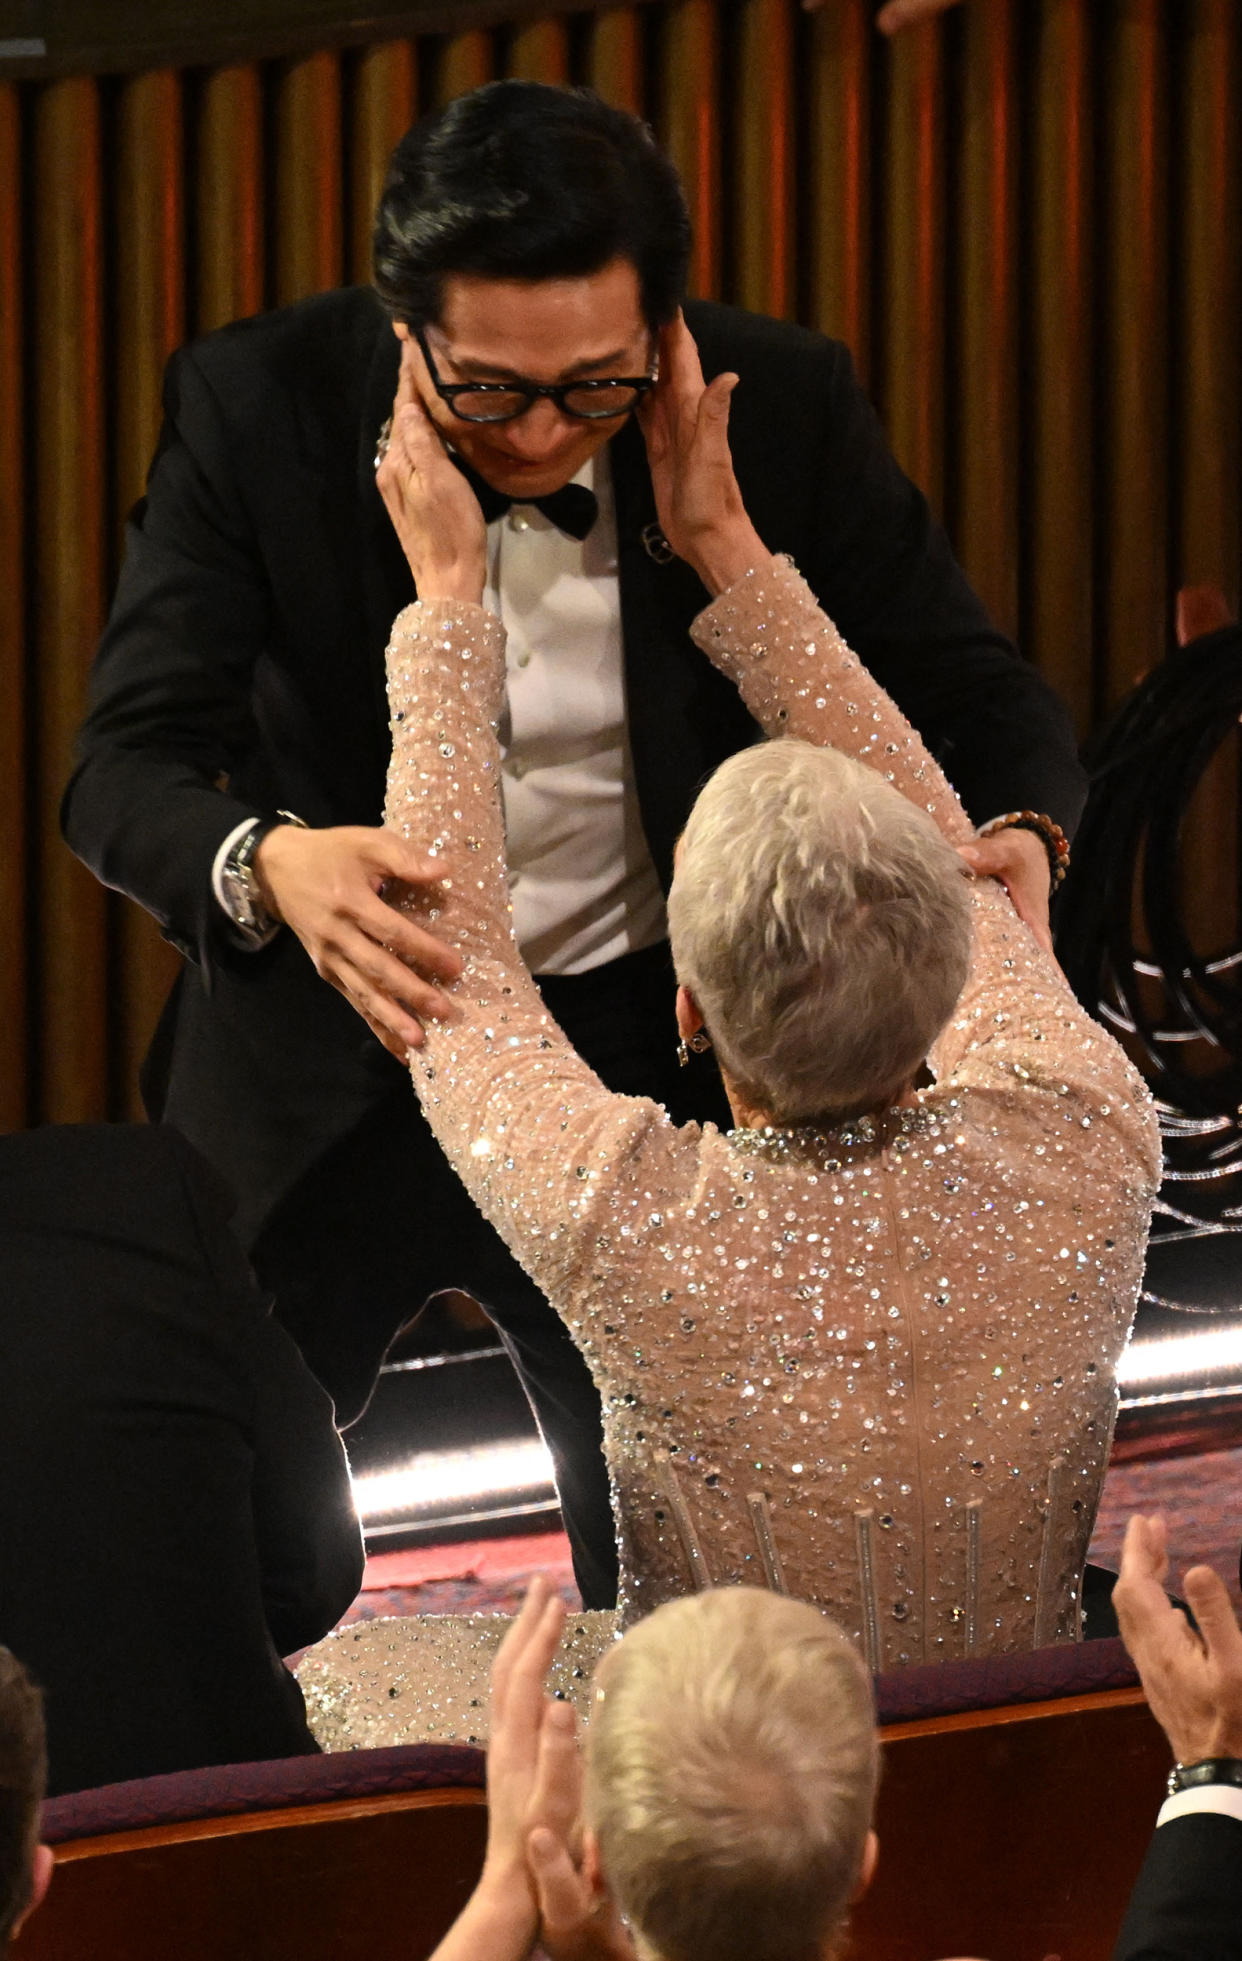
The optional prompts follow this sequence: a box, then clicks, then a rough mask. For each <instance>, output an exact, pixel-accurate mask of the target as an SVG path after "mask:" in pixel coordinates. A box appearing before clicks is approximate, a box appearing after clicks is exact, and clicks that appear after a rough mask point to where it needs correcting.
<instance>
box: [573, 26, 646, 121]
mask: <svg viewBox="0 0 1242 1961" xmlns="http://www.w3.org/2000/svg"><path fill="white" fill-rule="evenodd" d="M586 78H587V82H588V83H589V85H590V87H591V88H593V89H594V90H595V92H596V94H597V95H602V96H603V98H604V100H605V102H611V103H612V105H613V107H614V108H615V109H628V110H629V112H630V114H631V115H632V116H641V115H642V114H643V30H642V22H641V20H640V18H639V9H638V8H637V7H607V8H605V9H604V11H603V12H602V13H598V14H595V15H594V16H593V17H592V20H591V24H590V40H589V43H588V48H587V77H586Z"/></svg>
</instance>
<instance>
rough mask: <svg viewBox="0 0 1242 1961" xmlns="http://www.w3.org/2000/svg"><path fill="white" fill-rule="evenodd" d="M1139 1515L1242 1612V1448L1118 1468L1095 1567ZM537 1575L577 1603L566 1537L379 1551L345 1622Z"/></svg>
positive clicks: (1103, 1507) (427, 1607) (503, 1603)
mask: <svg viewBox="0 0 1242 1961" xmlns="http://www.w3.org/2000/svg"><path fill="white" fill-rule="evenodd" d="M1135 1511H1142V1512H1154V1511H1162V1512H1163V1513H1164V1514H1165V1516H1166V1517H1167V1519H1168V1521H1169V1541H1170V1549H1171V1553H1172V1563H1173V1574H1172V1578H1171V1581H1170V1586H1171V1588H1172V1589H1173V1590H1174V1591H1176V1589H1177V1584H1178V1582H1179V1581H1180V1579H1181V1575H1182V1573H1183V1572H1184V1570H1185V1568H1186V1567H1187V1566H1192V1565H1194V1564H1196V1563H1197V1562H1198V1561H1200V1560H1203V1561H1206V1562H1207V1563H1208V1564H1210V1565H1213V1566H1215V1567H1216V1568H1217V1571H1218V1572H1220V1573H1221V1574H1222V1576H1223V1577H1224V1578H1225V1579H1226V1580H1227V1581H1228V1583H1229V1586H1230V1590H1231V1592H1232V1594H1233V1597H1234V1600H1235V1603H1237V1604H1238V1606H1239V1608H1242V1593H1240V1592H1239V1586H1238V1547H1239V1542H1240V1541H1242V1447H1238V1448H1236V1449H1232V1450H1213V1451H1207V1452H1204V1453H1202V1454H1200V1455H1198V1456H1181V1457H1158V1458H1153V1459H1151V1460H1149V1461H1147V1462H1140V1463H1134V1462H1130V1463H1124V1464H1116V1465H1114V1466H1113V1468H1112V1469H1111V1470H1110V1471H1109V1474H1108V1477H1107V1479H1106V1481H1105V1485H1104V1495H1103V1498H1102V1500H1101V1504H1100V1511H1099V1516H1098V1518H1097V1520H1096V1530H1095V1538H1094V1540H1093V1542H1092V1546H1091V1558H1092V1559H1093V1561H1094V1562H1095V1563H1096V1564H1097V1565H1099V1566H1107V1567H1111V1568H1112V1569H1113V1570H1116V1567H1117V1564H1118V1561H1119V1559H1120V1555H1121V1541H1122V1537H1123V1534H1124V1532H1125V1526H1126V1520H1127V1519H1128V1518H1129V1516H1130V1514H1131V1513H1132V1512H1135ZM534 1573H547V1574H548V1575H549V1576H550V1578H551V1579H552V1580H553V1582H554V1584H555V1585H556V1586H557V1587H558V1588H559V1589H560V1591H561V1592H562V1593H563V1594H564V1596H565V1599H566V1600H567V1601H568V1602H569V1604H570V1605H571V1606H576V1605H577V1604H578V1595H577V1592H576V1590H575V1587H574V1583H573V1569H572V1567H571V1565H570V1560H569V1542H568V1540H567V1539H566V1538H565V1535H564V1533H563V1532H544V1533H539V1534H537V1535H527V1536H525V1537H523V1538H516V1539H485V1540H469V1541H464V1542H461V1543H458V1544H456V1545H447V1546H432V1547H422V1548H419V1549H418V1550H417V1551H413V1552H390V1553H380V1554H379V1555H377V1557H375V1558H374V1559H370V1560H368V1561H367V1570H366V1577H365V1579H364V1581H363V1590H362V1592H361V1593H360V1594H359V1596H358V1598H357V1600H356V1601H355V1602H354V1604H353V1606H352V1607H351V1608H350V1610H349V1612H348V1614H346V1616H345V1619H344V1621H343V1622H342V1625H345V1623H347V1622H350V1621H358V1620H376V1619H378V1618H380V1617H381V1616H382V1615H386V1614H507V1613H512V1612H514V1611H515V1609H516V1608H517V1606H518V1604H519V1603H520V1601H521V1598H522V1595H523V1593H524V1592H525V1590H526V1587H527V1585H528V1583H529V1581H530V1579H531V1576H532V1574H534Z"/></svg>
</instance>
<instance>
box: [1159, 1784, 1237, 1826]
mask: <svg viewBox="0 0 1242 1961" xmlns="http://www.w3.org/2000/svg"><path fill="white" fill-rule="evenodd" d="M1196 1811H1216V1812H1219V1813H1220V1814H1221V1815H1222V1816H1223V1817H1225V1818H1236V1819H1237V1821H1238V1823H1239V1824H1240V1825H1242V1789H1239V1787H1238V1786H1237V1785H1236V1784H1193V1785H1192V1786H1191V1788H1190V1789H1189V1790H1188V1791H1175V1792H1174V1794H1173V1796H1172V1797H1171V1798H1166V1799H1165V1801H1164V1803H1163V1804H1162V1805H1161V1807H1160V1816H1159V1817H1158V1818H1157V1820H1156V1823H1157V1825H1169V1824H1172V1822H1173V1820H1174V1819H1175V1818H1187V1817H1189V1816H1190V1815H1191V1814H1192V1813H1193V1812H1196Z"/></svg>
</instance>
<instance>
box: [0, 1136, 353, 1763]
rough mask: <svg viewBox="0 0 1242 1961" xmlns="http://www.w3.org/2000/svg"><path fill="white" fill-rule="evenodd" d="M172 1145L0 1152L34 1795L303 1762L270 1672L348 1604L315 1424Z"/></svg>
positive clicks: (185, 1154)
mask: <svg viewBox="0 0 1242 1961" xmlns="http://www.w3.org/2000/svg"><path fill="white" fill-rule="evenodd" d="M226 1215H227V1201H226V1199H225V1197H224V1194H223V1192H222V1190H221V1187H220V1185H219V1181H218V1179H217V1178H216V1177H215V1174H214V1173H213V1172H211V1171H210V1170H209V1168H208V1167H207V1166H206V1165H205V1164H203V1163H202V1161H201V1160H200V1159H199V1158H198V1157H197V1155H196V1154H195V1152H194V1151H193V1150H192V1149H191V1148H190V1146H189V1145H188V1144H186V1143H185V1141H184V1140H183V1139H182V1138H181V1137H180V1136H179V1135H178V1134H177V1133H176V1132H175V1131H172V1130H167V1129H163V1128H144V1127H138V1126H133V1127H130V1126H116V1127H114V1128H109V1127H105V1126H82V1127H81V1128H70V1129H48V1130H41V1131H34V1132H31V1133H29V1134H26V1135H19V1136H10V1137H2V1138H0V1276H2V1279H0V1351H2V1353H3V1358H4V1360H3V1368H2V1369H0V1641H3V1642H4V1643H5V1645H6V1646H8V1647H10V1648H11V1649H12V1650H13V1652H14V1653H15V1654H16V1655H18V1656H19V1657H20V1659H21V1660H22V1661H24V1662H25V1663H26V1665H27V1666H28V1667H29V1668H30V1670H31V1671H32V1673H33V1674H34V1676H35V1677H36V1679H37V1680H38V1681H39V1682H41V1683H42V1685H43V1688H44V1689H45V1691H46V1695H47V1718H48V1738H49V1754H50V1761H51V1779H50V1788H51V1790H52V1791H53V1792H59V1791H67V1790H79V1789H83V1788H86V1787H88V1786H93V1785H96V1784H105V1783H112V1782H114V1781H116V1780H119V1779H122V1778H128V1777H145V1776H149V1775H153V1774H155V1773H156V1772H159V1771H168V1770H182V1769H190V1768H193V1767H196V1766H199V1765H203V1764H212V1763H233V1762H241V1761H245V1760H257V1759H262V1758H266V1757H285V1756H294V1755H300V1754H305V1753H308V1752H310V1751H313V1750H314V1748H315V1745H314V1743H313V1741H312V1739H311V1736H310V1733H309V1731H308V1729H307V1727H306V1720H305V1715H304V1712H303V1708H302V1698H301V1693H300V1691H299V1689H298V1686H297V1684H296V1682H295V1681H294V1680H293V1678H292V1676H291V1675H289V1673H288V1672H287V1670H286V1669H285V1668H284V1667H283V1666H282V1664H281V1661H280V1656H281V1655H282V1654H290V1653H292V1652H293V1650H294V1649H296V1648H299V1647H302V1646H304V1645H306V1644H307V1643H309V1642H311V1641H314V1640H317V1639H318V1638H319V1637H320V1636H321V1635H322V1634H324V1633H326V1632H327V1630H328V1629H329V1628H330V1627H331V1626H332V1625H333V1624H334V1623H335V1621H336V1620H337V1619H338V1618H339V1617H340V1615H341V1614H342V1613H343V1612H344V1610H345V1608H346V1607H347V1606H348V1605H349V1603H350V1601H351V1600H352V1599H353V1597H354V1595H355V1593H356V1592H357V1589H358V1585H359V1582H360V1580H361V1576H362V1547H361V1540H360V1536H359V1530H358V1522H357V1519H356V1517H355V1516H354V1512H353V1508H352V1505H351V1500H350V1490H349V1479H348V1471H347V1467H346V1463H345V1455H344V1452H343V1450H342V1448H341V1443H340V1439H339V1438H338V1436H337V1434H336V1431H335V1429H334V1427H333V1423H332V1406H331V1403H330V1402H329V1401H328V1398H327V1397H326V1396H325V1395H324V1393H323V1391H322V1390H321V1389H320V1388H319V1386H318V1384H317V1383H316V1382H315V1380H314V1378H313V1377H312V1376H311V1375H310V1373H309V1371H308V1370H307V1368H306V1366H305V1364H304V1363H303V1361H302V1359H301V1357H300V1356H299V1355H298V1353H297V1350H296V1349H295V1348H294V1346H293V1344H292V1342H291V1341H290V1339H289V1337H288V1335H287V1334H286V1333H285V1331H284V1329H283V1328H281V1327H279V1326H278V1325H277V1324H276V1323H275V1322H274V1321H273V1320H272V1318H271V1315H270V1314H269V1313H268V1311H267V1307H266V1303H265V1302H264V1301H263V1300H262V1299H261V1298H260V1297H259V1296H258V1295H257V1292H256V1289H255V1284H254V1281H253V1279H252V1277H251V1274H250V1270H249V1268H248V1266H247V1264H246V1261H245V1259H244V1257H243V1255H242V1253H241V1251H240V1248H239V1247H238V1245H237V1242H236V1240H235V1239H234V1238H233V1236H232V1234H231V1232H230V1231H229V1229H228V1225H227V1216H226Z"/></svg>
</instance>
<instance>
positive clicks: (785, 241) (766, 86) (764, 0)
mask: <svg viewBox="0 0 1242 1961" xmlns="http://www.w3.org/2000/svg"><path fill="white" fill-rule="evenodd" d="M735 87H736V96H735V102H734V108H733V122H734V128H735V130H736V135H737V143H736V149H737V158H738V169H737V176H736V179H735V182H734V190H733V233H734V236H735V238H736V241H737V248H736V249H737V271H736V276H735V278H734V282H733V284H734V288H735V293H734V297H735V298H736V299H737V300H738V302H739V303H740V304H741V305H742V306H747V307H751V308H753V310H754V311H755V312H756V313H771V314H775V315H776V316H777V317H778V318H780V319H788V318H790V317H791V316H792V313H793V309H794V270H793V265H794V261H793V224H794V98H793V19H792V13H791V0H742V8H741V17H740V20H739V24H738V50H737V71H736V79H735Z"/></svg>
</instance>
